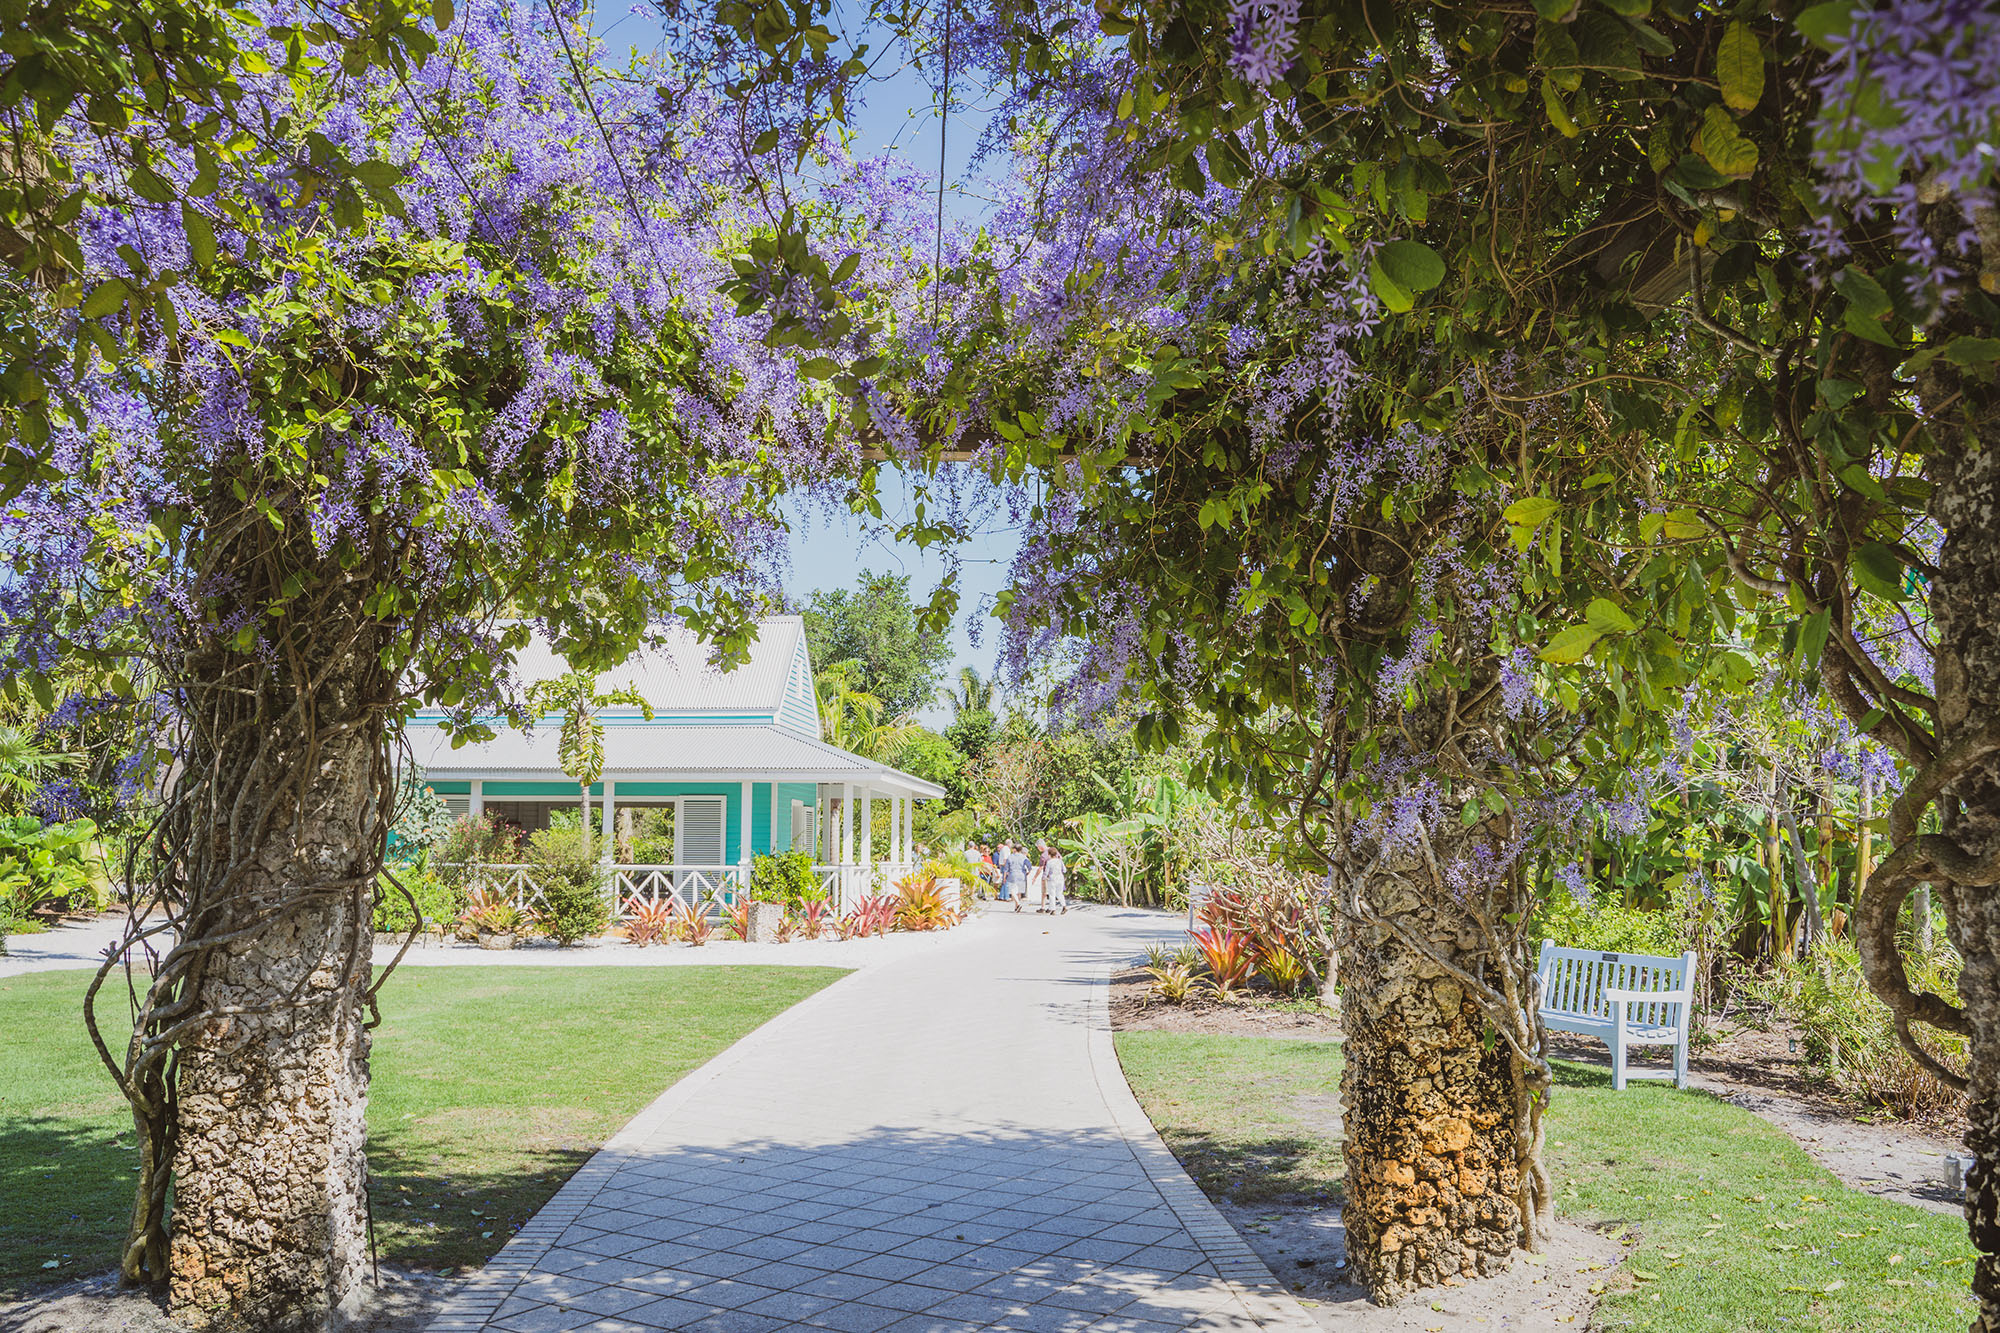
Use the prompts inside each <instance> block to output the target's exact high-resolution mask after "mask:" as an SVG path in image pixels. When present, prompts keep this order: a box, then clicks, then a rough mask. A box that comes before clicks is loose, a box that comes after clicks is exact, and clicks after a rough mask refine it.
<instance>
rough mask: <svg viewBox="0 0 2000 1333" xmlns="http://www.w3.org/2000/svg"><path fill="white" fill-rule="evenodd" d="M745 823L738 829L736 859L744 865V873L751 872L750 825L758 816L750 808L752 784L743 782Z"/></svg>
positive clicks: (742, 808) (742, 807)
mask: <svg viewBox="0 0 2000 1333" xmlns="http://www.w3.org/2000/svg"><path fill="white" fill-rule="evenodd" d="M740 809H741V810H742V811H743V823H742V824H741V826H739V827H738V829H737V831H736V849H737V850H736V860H737V863H738V864H740V865H741V866H742V867H743V873H744V874H746V875H747V874H749V873H750V825H751V823H752V822H753V821H754V820H755V818H756V811H754V810H752V809H751V808H750V784H749V783H747V782H746V783H744V784H743V804H742V806H741V807H740Z"/></svg>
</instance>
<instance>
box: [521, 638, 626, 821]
mask: <svg viewBox="0 0 2000 1333" xmlns="http://www.w3.org/2000/svg"><path fill="white" fill-rule="evenodd" d="M612 704H635V705H637V706H638V707H639V708H640V709H641V710H642V711H643V712H644V713H645V715H646V720H647V721H648V722H650V721H652V720H653V706H652V705H651V704H649V703H647V702H646V700H645V698H644V697H643V696H641V695H640V693H639V691H637V690H635V689H633V688H632V687H631V686H629V685H626V686H621V687H619V688H618V689H615V690H602V691H600V690H599V689H598V688H597V677H596V676H593V675H591V674H590V673H589V672H588V671H572V672H570V673H569V674H568V675H566V676H558V677H557V678H556V679H554V680H543V681H537V682H536V683H535V684H534V685H533V686H532V687H530V688H529V690H528V707H529V708H530V709H531V710H533V712H534V713H535V715H536V716H540V715H542V714H544V713H561V714H562V719H563V720H562V731H561V732H560V733H558V735H557V737H556V758H557V759H558V760H559V761H560V762H561V764H562V767H563V772H565V773H567V774H569V775H570V776H571V777H573V778H575V779H576V784H577V788H578V790H579V791H580V792H581V794H582V798H583V854H584V856H585V857H588V856H589V855H590V784H591V783H593V782H596V781H597V780H598V779H599V778H601V777H603V776H604V724H603V723H602V722H600V721H598V719H597V713H598V710H599V709H601V708H608V707H610V706H611V705H612Z"/></svg>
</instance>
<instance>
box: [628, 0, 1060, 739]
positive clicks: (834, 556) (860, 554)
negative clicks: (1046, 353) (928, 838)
mask: <svg viewBox="0 0 2000 1333" xmlns="http://www.w3.org/2000/svg"><path fill="white" fill-rule="evenodd" d="M629 4H630V0H622V2H621V0H609V2H608V3H604V4H600V5H599V7H598V9H597V23H596V25H595V27H596V30H597V32H598V33H599V34H600V35H601V36H602V37H603V38H604V40H605V43H606V46H607V48H608V52H607V54H609V55H610V56H611V57H612V58H613V59H616V58H617V57H619V56H622V55H624V53H625V52H626V51H628V50H631V49H633V48H637V49H639V50H642V51H649V50H651V49H653V47H654V46H656V45H657V44H658V42H659V39H660V26H659V16H658V14H657V13H655V12H654V11H653V10H652V9H651V8H650V7H649V6H645V5H643V4H641V5H640V6H638V9H639V12H638V13H628V12H627V9H628V7H629ZM842 8H843V9H845V8H846V7H845V6H844V5H843V6H842ZM876 47H877V50H876V51H874V52H871V53H870V55H871V58H872V57H873V56H874V55H876V54H879V53H880V51H881V49H882V44H881V43H879V42H878V43H876ZM896 59H897V56H896V55H895V54H894V53H891V54H889V55H888V56H887V57H886V58H885V59H884V60H883V62H882V64H880V65H878V66H877V67H876V68H877V71H878V74H884V75H886V77H881V78H879V79H878V81H876V82H873V83H872V84H871V85H870V86H869V87H868V90H867V94H866V97H865V99H864V100H863V102H862V105H861V107H860V108H859V110H858V112H856V113H855V114H854V115H853V122H854V124H853V128H854V130H855V134H856V139H855V144H854V149H855V152H856V154H857V155H858V156H863V157H866V156H871V155H873V154H876V153H882V152H894V153H897V154H899V155H903V156H907V157H908V158H909V160H910V161H911V162H912V163H914V164H915V165H917V166H918V167H920V168H922V169H923V171H924V172H925V174H926V175H928V176H929V177H930V178H931V179H933V180H935V179H936V174H937V168H938V148H939V142H938V135H939V129H940V126H939V117H938V98H937V94H936V92H935V91H934V90H933V89H932V88H931V86H930V85H929V84H928V83H927V82H926V81H925V80H924V78H923V77H922V76H921V75H920V74H918V73H917V72H916V71H915V70H913V69H904V68H895V69H894V70H893V72H890V71H891V68H892V66H893V65H894V64H895V61H896ZM971 91H972V90H970V89H965V88H960V89H956V90H955V92H954V99H953V108H952V115H951V124H950V130H949V134H948V136H947V138H946V141H945V145H944V147H945V170H946V180H947V192H946V196H945V207H946V209H947V210H949V211H950V212H951V214H952V215H953V216H954V217H957V218H961V219H966V220H971V219H975V218H977V217H978V216H979V215H980V214H981V213H982V212H983V211H984V206H983V201H982V199H981V198H980V195H981V193H982V191H981V189H980V183H979V181H978V179H977V176H976V175H975V174H974V173H973V171H972V169H971V163H972V151H973V149H974V147H975V146H976V145H977V143H978V139H979V135H980V133H981V132H982V131H983V130H984V129H985V127H986V124H987V120H988V115H987V113H986V112H985V110H984V109H983V107H982V106H981V104H980V102H979V101H978V99H977V98H974V97H969V96H968V94H969V93H970V92H971ZM960 99H965V100H964V101H961V100H960ZM880 496H881V500H882V507H883V510H884V513H885V516H886V521H887V522H888V524H889V525H890V526H891V527H893V526H894V525H895V524H896V523H897V522H898V521H900V520H902V519H906V518H908V517H909V510H910V503H911V501H910V492H909V487H908V486H907V485H906V484H905V483H904V482H903V479H902V478H901V477H900V476H899V475H897V474H895V473H893V472H888V471H885V472H884V473H883V474H882V477H881V488H880ZM788 508H789V511H790V514H791V517H792V541H791V563H790V568H789V569H788V570H787V571H786V574H785V592H786V594H787V595H788V596H790V597H791V598H792V599H793V600H795V601H804V600H805V599H806V597H807V596H809V595H810V594H811V593H812V592H814V591H815V590H830V589H834V588H846V587H853V586H854V585H855V584H856V583H857V582H859V580H860V577H861V574H862V571H864V570H873V571H875V572H877V573H896V574H907V575H909V576H910V593H911V596H912V597H913V598H915V599H916V600H917V601H918V602H923V601H925V600H927V599H928V598H929V596H930V593H931V590H932V589H933V588H935V587H936V586H937V585H938V583H939V582H940V581H941V580H942V579H943V577H944V575H945V572H946V569H947V562H946V559H945V557H944V556H943V555H942V554H941V553H939V552H937V551H936V550H935V549H933V550H932V551H924V550H921V549H919V548H918V547H916V546H915V545H914V544H910V543H902V542H897V541H896V540H895V539H894V536H893V533H892V532H891V533H880V532H878V531H876V530H877V529H879V528H880V527H882V526H883V524H881V523H877V522H870V523H868V524H867V525H865V526H864V525H863V524H861V523H858V522H857V521H855V520H854V519H853V518H852V517H851V516H850V515H848V514H845V513H836V514H827V513H825V512H824V511H821V510H819V509H817V508H814V507H810V506H798V505H793V506H789V507H788ZM981 527H982V528H983V530H982V531H979V532H977V533H975V535H974V536H973V538H972V539H971V540H970V541H968V542H966V543H965V544H964V545H963V546H961V547H960V548H959V552H958V554H959V557H960V559H961V561H962V562H963V563H962V564H961V567H960V573H959V606H960V612H959V616H958V619H957V621H956V622H955V623H954V624H953V626H952V635H951V641H952V651H953V660H952V662H951V664H950V666H949V667H948V668H947V670H946V675H947V679H952V678H956V676H957V675H958V668H959V667H961V666H974V667H977V668H979V670H980V672H981V673H982V674H989V675H990V674H991V673H992V669H993V659H994V654H995V651H996V649H997V647H998V634H997V632H995V627H994V626H993V625H992V623H991V618H990V609H991V606H992V601H993V597H994V595H995V594H997V593H998V592H999V591H1000V590H1001V588H1003V587H1004V586H1005V585H1006V575H1007V567H1008V564H1009V563H1010V562H1011V561H1012V560H1013V557H1014V553H1015V551H1016V549H1017V548H1018V546H1019V544H1020V543H1019V537H1018V535H1017V534H1016V533H1015V532H1014V531H1013V530H1012V529H1011V528H1010V527H1008V526H1007V519H1006V516H1005V515H1004V514H998V513H995V514H991V515H988V516H987V518H986V519H985V521H984V522H983V523H982V524H981ZM980 616H985V617H986V618H987V623H986V625H985V627H984V628H985V632H984V633H983V635H982V638H981V642H980V645H979V646H978V647H977V648H975V647H974V646H973V643H972V634H971V631H972V621H973V619H974V618H975V617H980ZM922 717H923V720H924V721H926V722H928V723H931V724H933V725H937V724H941V723H942V722H944V721H948V720H949V710H948V709H945V708H944V707H943V706H942V705H936V706H933V707H932V708H931V709H929V710H926V712H925V713H924V714H923V715H922Z"/></svg>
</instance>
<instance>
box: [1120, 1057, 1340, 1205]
mask: <svg viewBox="0 0 2000 1333" xmlns="http://www.w3.org/2000/svg"><path fill="white" fill-rule="evenodd" d="M1116 1042H1117V1046H1118V1059H1119V1062H1120V1063H1121V1064H1123V1065H1124V1066H1125V1078H1126V1081H1127V1082H1129V1083H1130V1084H1131V1085H1132V1093H1133V1095H1134V1096H1136V1097H1137V1098H1138V1099H1139V1105H1140V1106H1142V1107H1144V1108H1145V1111H1146V1115H1147V1116H1148V1117H1149V1118H1150V1119H1151V1120H1152V1122H1153V1127H1154V1128H1155V1129H1157V1130H1159V1132H1160V1137H1161V1138H1162V1139H1164V1140H1165V1141H1166V1144H1167V1146H1168V1147H1169V1148H1171V1149H1172V1150H1173V1153H1174V1156H1175V1157H1177V1158H1179V1159H1180V1162H1181V1165H1182V1166H1183V1167H1185V1168H1186V1169H1187V1173H1188V1174H1189V1175H1190V1176H1193V1177H1194V1180H1195V1183H1196V1184H1197V1185H1200V1186H1201V1188H1202V1190H1203V1192H1204V1193H1206V1194H1208V1195H1209V1196H1210V1197H1211V1198H1229V1199H1233V1200H1235V1201H1236V1202H1238V1203H1260V1202H1263V1201H1266V1200H1270V1199H1277V1198H1281V1197H1284V1196H1287V1195H1320V1196H1325V1197H1327V1198H1329V1199H1331V1198H1333V1197H1335V1196H1336V1195H1337V1193H1338V1191H1339V1189H1340V1175H1341V1160H1340V1112H1339V1097H1340V1043H1338V1042H1331V1041H1301V1040H1292V1039H1277V1038H1270V1037H1217V1036H1206V1035H1202V1034H1197V1033H1186V1032H1152V1031H1139V1032H1120V1033H1118V1034H1117V1037H1116Z"/></svg>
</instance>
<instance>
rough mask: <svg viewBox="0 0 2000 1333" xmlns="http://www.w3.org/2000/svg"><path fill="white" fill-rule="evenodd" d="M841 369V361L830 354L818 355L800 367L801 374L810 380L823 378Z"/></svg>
mask: <svg viewBox="0 0 2000 1333" xmlns="http://www.w3.org/2000/svg"><path fill="white" fill-rule="evenodd" d="M839 369H840V363H839V362H838V361H835V360H834V359H833V358H832V357H830V356H816V357H813V358H812V359H811V360H810V361H807V362H805V363H804V364H803V365H801V366H800V367H799V374H801V375H804V376H805V377H806V378H807V379H809V380H823V379H826V378H827V377H828V376H830V375H832V374H833V372H834V371H836V370H839Z"/></svg>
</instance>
